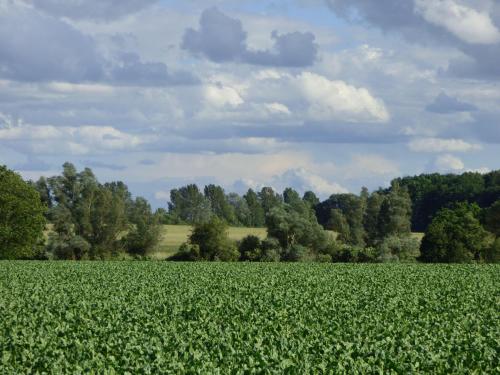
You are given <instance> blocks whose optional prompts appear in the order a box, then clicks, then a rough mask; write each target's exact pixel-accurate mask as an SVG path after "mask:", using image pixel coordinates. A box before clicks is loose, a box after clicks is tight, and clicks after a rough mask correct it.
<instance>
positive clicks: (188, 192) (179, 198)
mask: <svg viewBox="0 0 500 375" xmlns="http://www.w3.org/2000/svg"><path fill="white" fill-rule="evenodd" d="M168 209H169V212H170V214H171V215H172V216H173V217H175V218H177V220H178V221H179V222H183V223H188V224H194V223H201V222H206V221H208V220H209V219H210V217H211V216H212V212H211V208H210V201H209V200H208V199H206V198H205V197H204V195H203V194H202V193H201V192H200V190H199V189H198V186H197V185H196V184H190V185H187V186H184V187H181V188H179V189H174V190H171V191H170V203H169V204H168Z"/></svg>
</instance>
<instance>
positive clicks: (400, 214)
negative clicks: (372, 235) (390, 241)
mask: <svg viewBox="0 0 500 375" xmlns="http://www.w3.org/2000/svg"><path fill="white" fill-rule="evenodd" d="M378 222H379V225H378V226H379V235H380V237H386V236H401V235H408V234H410V233H411V198H410V194H409V193H408V190H407V189H406V188H401V187H400V186H399V184H398V183H396V182H395V183H393V185H392V186H391V190H390V192H389V194H387V195H386V196H385V197H384V201H383V203H382V206H381V207H380V213H379V220H378Z"/></svg>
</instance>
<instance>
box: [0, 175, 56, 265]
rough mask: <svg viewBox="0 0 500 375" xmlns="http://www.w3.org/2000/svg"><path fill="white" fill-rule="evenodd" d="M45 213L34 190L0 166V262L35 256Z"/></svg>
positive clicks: (43, 225) (41, 233)
mask: <svg viewBox="0 0 500 375" xmlns="http://www.w3.org/2000/svg"><path fill="white" fill-rule="evenodd" d="M45 211H46V207H45V206H44V205H43V204H42V201H41V200H40V195H39V193H38V192H37V190H35V189H34V188H33V187H32V186H30V185H29V184H28V183H26V182H24V181H23V179H22V178H21V176H19V175H18V174H16V173H14V172H13V171H11V170H9V169H7V168H6V167H5V166H0V259H22V258H33V257H36V256H37V255H38V254H37V253H38V249H37V244H39V243H40V241H41V239H42V237H43V230H44V227H45V217H44V213H45Z"/></svg>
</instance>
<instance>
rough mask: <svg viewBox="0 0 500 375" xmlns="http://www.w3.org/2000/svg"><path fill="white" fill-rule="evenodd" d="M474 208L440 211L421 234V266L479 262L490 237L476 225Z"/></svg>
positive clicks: (457, 206)
mask: <svg viewBox="0 0 500 375" xmlns="http://www.w3.org/2000/svg"><path fill="white" fill-rule="evenodd" d="M479 213H480V208H479V206H478V205H476V204H468V203H459V204H455V205H454V206H453V207H452V208H443V209H441V210H440V211H439V212H438V213H437V214H436V216H435V217H434V219H433V220H432V222H431V224H430V225H429V227H428V228H427V231H426V232H425V236H424V238H423V240H422V244H421V247H420V250H421V253H422V255H421V258H420V259H421V260H422V261H424V262H444V263H463V262H470V261H473V260H476V261H477V260H480V259H481V258H482V253H483V252H484V250H485V249H486V248H487V247H488V246H489V245H490V244H489V243H488V242H490V241H489V238H490V235H489V234H488V232H486V230H484V228H483V227H482V226H481V223H480V222H479V219H478V216H479Z"/></svg>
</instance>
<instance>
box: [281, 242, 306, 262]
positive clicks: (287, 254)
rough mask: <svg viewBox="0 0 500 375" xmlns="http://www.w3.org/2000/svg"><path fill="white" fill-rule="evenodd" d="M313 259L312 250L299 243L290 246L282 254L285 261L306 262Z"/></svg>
mask: <svg viewBox="0 0 500 375" xmlns="http://www.w3.org/2000/svg"><path fill="white" fill-rule="evenodd" d="M312 259H313V257H312V255H311V252H310V250H309V249H308V248H307V247H305V246H302V245H298V244H294V245H292V246H290V247H288V249H286V250H285V251H284V252H283V253H282V255H281V260H282V261H285V262H306V261H311V260H312Z"/></svg>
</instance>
